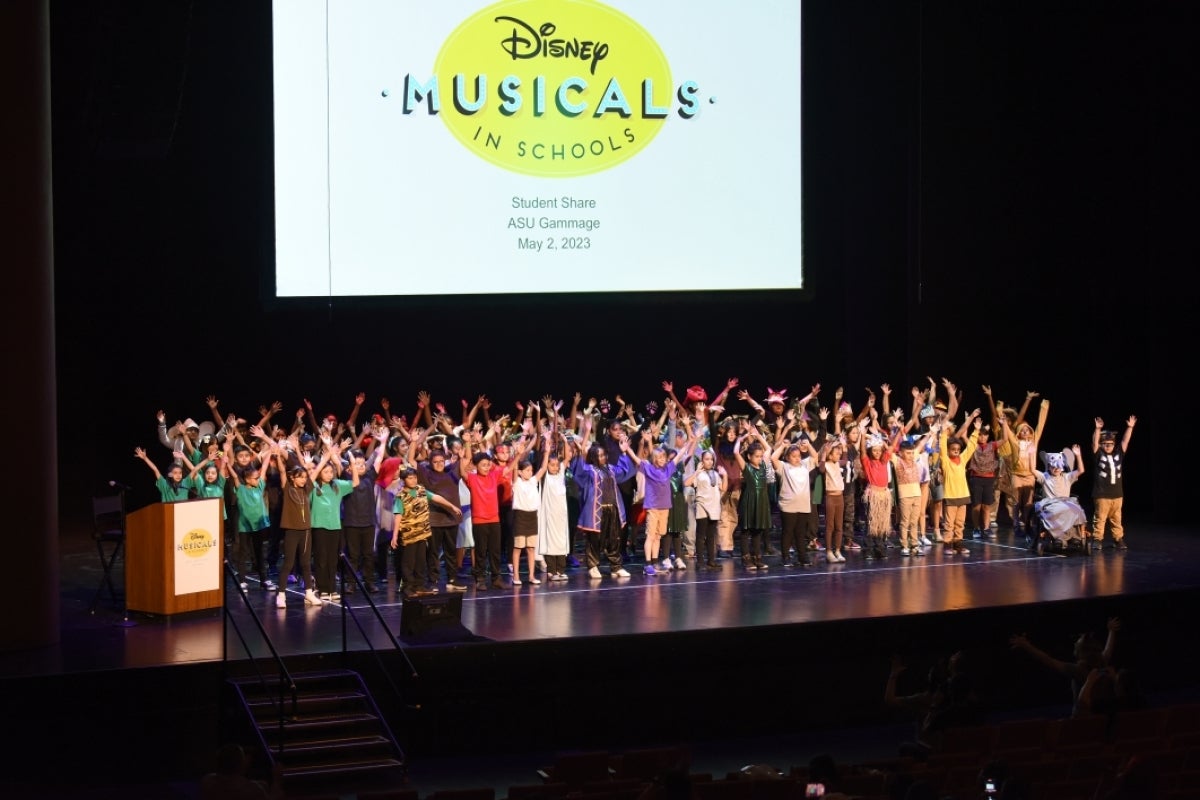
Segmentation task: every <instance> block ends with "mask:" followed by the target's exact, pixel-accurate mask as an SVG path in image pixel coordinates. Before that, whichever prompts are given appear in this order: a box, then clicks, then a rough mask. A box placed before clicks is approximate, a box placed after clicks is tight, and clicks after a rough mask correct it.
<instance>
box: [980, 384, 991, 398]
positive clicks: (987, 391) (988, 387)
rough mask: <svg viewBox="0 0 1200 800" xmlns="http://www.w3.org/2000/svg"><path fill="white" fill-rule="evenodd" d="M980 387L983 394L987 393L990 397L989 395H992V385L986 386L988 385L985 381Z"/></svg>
mask: <svg viewBox="0 0 1200 800" xmlns="http://www.w3.org/2000/svg"><path fill="white" fill-rule="evenodd" d="M980 388H981V389H983V393H984V394H985V395H987V396H988V397H991V396H992V387H991V386H988V385H987V384H986V383H985V384H984V385H983V386H981V387H980Z"/></svg>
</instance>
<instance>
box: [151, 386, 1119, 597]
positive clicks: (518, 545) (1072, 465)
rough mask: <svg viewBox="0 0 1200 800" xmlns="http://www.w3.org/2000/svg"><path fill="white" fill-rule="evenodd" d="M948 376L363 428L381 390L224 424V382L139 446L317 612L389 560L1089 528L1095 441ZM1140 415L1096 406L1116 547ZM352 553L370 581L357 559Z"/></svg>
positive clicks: (420, 410)
mask: <svg viewBox="0 0 1200 800" xmlns="http://www.w3.org/2000/svg"><path fill="white" fill-rule="evenodd" d="M942 384H943V387H944V390H945V400H944V401H943V400H942V399H941V398H939V396H938V385H937V384H936V383H935V382H934V381H933V380H932V379H930V381H929V387H928V389H922V388H920V387H914V388H913V389H912V407H911V414H909V415H907V417H906V415H905V413H904V412H903V411H902V410H901V409H898V408H893V407H892V406H891V404H890V401H891V390H890V387H889V386H887V385H886V384H885V385H884V386H882V387H881V398H879V397H877V396H876V394H875V393H874V391H872V390H868V395H867V398H866V401H865V403H864V404H863V406H862V407H861V408H860V409H858V410H857V411H855V410H854V409H852V408H851V406H850V405H849V404H848V403H846V402H844V400H843V392H842V390H841V389H840V388H839V389H838V390H837V391H836V392H835V393H834V398H833V403H832V408H829V407H826V406H825V405H823V404H822V402H821V400H822V399H821V397H820V391H821V389H820V386H819V385H817V386H813V387H812V390H811V391H810V392H809V393H808V394H807V395H806V396H804V397H802V398H799V399H793V400H789V399H788V398H787V390H774V389H770V388H768V391H767V397H766V398H765V400H764V401H763V402H762V403H760V402H759V401H757V400H756V399H754V398H753V397H751V396H750V394H749V393H748V392H746V391H745V390H739V391H738V392H737V394H736V397H737V399H738V400H740V401H742V402H743V403H744V404H745V406H746V413H743V414H736V415H735V414H730V413H727V411H726V403H727V402H728V401H729V395H730V394H731V393H732V392H733V390H734V389H735V388H736V387H737V385H738V381H737V380H736V379H730V380H729V381H728V382H727V383H726V385H725V387H724V389H723V390H722V391H721V392H720V393H719V394H718V395H717V396H716V397H715V398H713V399H712V401H711V402H710V401H709V398H708V396H707V393H706V392H705V390H704V389H703V388H702V387H699V386H693V387H690V388H689V389H688V390H687V392H686V394H685V397H684V399H683V400H680V399H679V398H678V397H676V395H675V392H674V387H673V385H672V384H671V383H670V382H664V383H663V389H664V390H665V393H666V397H665V400H664V401H663V404H662V407H661V410H660V409H659V407H658V405H657V404H656V403H651V404H648V405H647V406H646V407H645V413H644V414H643V413H639V412H638V411H637V410H635V409H634V408H633V406H632V405H630V404H627V403H625V402H624V401H623V400H622V399H621V398H620V397H619V396H618V397H617V403H616V405H615V406H614V405H612V404H610V403H608V401H606V400H604V401H600V402H597V401H596V400H595V399H589V400H588V401H586V403H585V402H584V401H583V398H582V397H581V396H579V395H578V394H577V395H575V397H574V400H573V402H572V404H571V407H570V409H569V410H566V411H564V410H563V406H564V401H561V400H559V401H555V400H554V399H553V398H551V397H545V398H543V400H542V401H541V402H537V401H533V402H530V403H528V404H527V405H526V404H517V406H516V411H515V413H514V414H511V415H510V414H504V415H501V416H499V417H497V418H495V419H493V418H492V417H491V414H490V409H491V403H490V401H488V399H487V398H486V397H485V396H480V397H479V398H478V399H477V401H476V403H475V404H474V406H469V405H468V404H467V402H466V401H463V404H462V406H463V408H462V417H461V419H459V420H452V419H451V418H450V416H449V415H448V414H447V413H446V410H445V407H444V406H442V405H441V404H434V403H432V402H431V400H430V398H429V396H428V395H427V394H425V393H424V392H422V393H420V394H418V397H417V410H416V413H415V414H414V416H413V419H412V421H411V422H409V420H407V419H405V418H403V417H395V416H392V415H391V413H390V406H389V404H388V402H387V401H386V400H381V402H380V405H381V409H382V412H381V413H378V414H375V415H373V417H372V418H371V420H369V421H367V422H366V423H364V424H363V425H362V426H361V427H359V426H358V423H357V420H358V416H359V414H360V411H361V409H362V406H363V404H364V401H365V397H364V396H363V395H359V396H358V397H357V398H356V401H355V405H354V409H353V410H352V412H351V414H350V415H349V416H348V418H347V419H346V420H345V421H344V422H343V421H340V420H338V419H337V418H336V417H335V416H333V415H329V416H327V417H325V418H324V419H322V420H320V421H318V420H317V419H316V418H315V416H314V414H313V411H312V407H311V404H309V403H308V402H307V401H305V408H302V409H301V410H300V411H299V412H297V414H296V418H295V421H294V422H293V423H292V424H291V425H290V426H289V427H288V428H286V429H285V428H281V427H280V426H279V425H276V424H273V420H274V418H275V417H276V415H278V414H279V412H280V411H281V410H282V406H281V405H280V404H279V403H275V404H273V405H272V406H271V407H269V408H267V407H263V408H261V409H260V417H261V418H260V419H259V421H258V423H257V424H249V425H248V424H247V423H246V422H245V420H242V419H239V418H237V417H236V416H235V415H228V416H226V417H222V415H221V413H220V411H219V410H218V404H217V401H216V399H215V398H211V397H210V398H209V399H208V404H209V407H210V409H211V411H212V416H213V419H214V422H215V424H214V423H205V425H203V426H201V425H200V424H197V423H196V422H195V421H193V420H190V419H189V420H187V421H185V422H180V423H177V424H176V425H175V426H173V427H172V428H171V429H168V427H167V424H166V417H165V415H164V414H163V413H162V412H160V413H159V439H160V441H161V442H162V443H163V444H164V445H166V446H167V447H169V448H170V449H171V450H172V454H173V460H172V462H171V463H170V465H169V466H168V467H167V468H166V470H165V471H164V472H160V471H159V469H158V467H157V466H156V465H155V463H154V461H153V460H152V459H151V458H150V457H149V456H148V455H147V454H146V453H145V451H144V450H143V449H141V448H138V449H137V450H136V451H135V455H136V456H137V457H138V458H140V459H142V460H143V461H145V463H146V464H147V465H149V467H150V468H151V469H152V470H153V471H154V473H155V476H156V485H157V488H158V490H159V494H160V499H161V500H162V501H163V502H176V501H180V500H187V499H190V498H218V499H220V500H221V501H222V503H223V515H224V519H225V521H226V523H225V524H226V531H227V540H228V541H229V542H230V544H231V545H232V547H231V557H230V561H231V563H232V564H233V565H234V567H235V570H236V573H237V576H238V581H239V584H240V586H241V588H242V589H243V590H244V589H246V588H247V583H246V581H245V575H246V569H247V567H249V568H250V570H251V571H252V573H253V574H256V575H257V577H258V579H259V583H260V585H261V587H262V588H263V589H265V590H268V591H276V597H275V602H276V604H277V605H278V606H279V607H281V608H285V607H286V604H287V601H286V592H285V589H286V587H287V584H288V583H289V582H296V583H299V582H302V585H303V589H304V602H305V603H307V604H310V605H319V604H321V603H323V602H335V601H338V600H340V597H341V593H349V592H353V591H356V590H357V589H358V588H359V587H361V588H362V589H363V590H365V591H367V592H375V591H377V590H378V584H380V583H382V582H384V581H386V580H387V576H388V574H389V569H388V558H389V554H394V555H393V556H392V562H393V570H394V572H395V573H396V575H397V577H399V579H400V581H401V583H400V585H401V589H402V592H403V593H404V595H405V596H417V595H421V594H427V593H433V592H437V591H439V587H440V585H441V583H442V578H441V575H440V573H441V571H442V569H444V570H445V587H446V589H447V590H449V591H465V590H466V589H468V588H469V585H470V583H472V582H473V584H474V588H475V589H476V590H477V591H487V590H488V589H491V588H507V587H508V586H509V585H520V584H522V583H523V582H525V581H527V582H529V583H531V584H535V585H536V584H540V583H541V582H542V579H541V578H539V577H538V576H539V575H541V576H542V578H545V579H547V580H550V581H562V580H567V577H568V570H569V569H571V568H575V567H579V566H581V565H580V564H579V562H578V561H577V559H576V558H575V555H574V554H575V552H576V545H577V543H578V542H579V540H580V539H582V540H583V541H582V544H583V547H582V550H583V554H584V556H585V564H584V565H582V566H584V567H585V568H586V570H587V574H588V576H589V577H590V578H592V579H597V578H601V577H602V576H603V573H602V572H601V567H602V566H605V565H606V566H607V568H608V574H609V575H610V576H611V577H614V578H622V577H628V576H629V575H630V573H629V571H628V569H626V567H627V566H628V565H629V563H630V562H631V561H632V560H633V559H634V555H633V546H634V545H635V543H636V542H637V540H638V537H639V535H640V536H641V537H642V556H643V559H644V562H643V565H642V570H643V571H644V573H645V574H646V575H648V576H653V575H656V574H659V573H660V572H663V571H674V570H686V569H688V567H689V563H693V564H694V566H695V568H699V569H710V570H711V569H718V568H719V566H718V559H719V558H721V557H725V558H732V557H733V551H734V547H735V537H736V538H737V539H738V543H737V544H738V550H739V551H740V553H739V554H740V558H741V562H742V564H743V566H744V568H745V569H746V570H751V571H764V570H767V569H769V566H768V564H767V561H766V558H768V557H770V556H773V555H778V556H779V565H780V566H782V567H784V568H790V567H795V566H797V565H801V566H808V565H811V564H812V563H813V557H814V556H815V555H818V554H820V553H821V552H822V551H823V554H824V558H825V560H826V561H827V562H829V563H830V564H839V563H844V562H845V561H846V560H847V555H853V554H855V553H856V552H857V553H861V555H862V557H864V558H865V559H881V558H884V557H885V550H886V549H888V548H889V547H890V546H892V542H893V541H897V543H898V546H899V552H900V555H901V556H906V557H907V556H913V557H920V556H923V555H925V553H926V552H927V551H928V549H929V548H930V547H932V546H933V545H934V544H936V543H941V544H942V545H943V546H944V552H945V554H946V555H948V556H962V557H966V556H967V555H968V554H969V551H968V550H967V548H966V547H965V546H964V543H965V541H966V539H967V535H968V534H967V530H968V527H970V528H971V529H973V532H972V534H971V535H972V536H973V537H974V538H984V537H993V536H994V533H991V530H992V528H993V526H994V523H995V520H996V517H997V514H998V512H999V506H1000V500H1001V499H1003V500H1004V509H1005V510H1006V511H1007V513H1008V516H1009V520H1010V521H1011V524H1012V526H1013V528H1014V530H1015V531H1017V532H1024V533H1025V535H1026V536H1027V537H1035V536H1038V535H1041V536H1045V535H1046V532H1047V531H1050V532H1052V533H1053V532H1055V531H1057V530H1059V529H1060V527H1061V525H1063V524H1067V523H1069V526H1079V527H1083V526H1085V524H1086V520H1085V519H1079V518H1078V517H1079V515H1081V514H1082V510H1081V508H1079V507H1078V504H1077V503H1075V502H1074V500H1073V498H1072V492H1073V491H1074V489H1073V484H1074V483H1075V482H1076V481H1077V480H1078V478H1079V477H1080V476H1081V475H1082V474H1083V473H1084V471H1085V464H1084V459H1083V454H1082V452H1081V450H1080V448H1079V447H1078V446H1076V447H1073V448H1070V449H1068V450H1066V451H1063V452H1061V453H1058V452H1051V453H1044V452H1041V451H1040V450H1039V443H1040V438H1041V435H1042V432H1043V429H1044V427H1045V423H1046V418H1047V414H1048V411H1049V405H1050V404H1049V401H1047V400H1042V401H1041V402H1040V403H1039V406H1038V413H1037V420H1036V421H1035V422H1033V423H1031V422H1029V421H1027V420H1026V413H1027V412H1028V411H1029V407H1030V405H1031V403H1032V401H1033V400H1034V398H1036V397H1037V394H1036V393H1034V392H1029V393H1027V395H1026V397H1025V401H1024V403H1023V405H1022V406H1021V407H1020V408H1019V409H1014V408H1012V407H1008V406H1005V405H1004V404H1003V403H999V402H993V400H992V395H991V389H990V387H987V386H984V387H983V392H984V395H985V397H986V399H987V404H986V407H985V410H986V411H987V412H988V413H989V416H990V423H989V424H985V423H984V421H983V419H982V417H983V415H984V414H983V411H981V410H980V409H975V410H973V411H971V412H970V413H968V414H966V416H965V418H964V419H963V420H962V421H960V422H957V423H956V422H955V421H954V420H955V417H956V416H957V413H958V407H959V406H960V404H961V394H960V393H959V391H958V390H957V387H955V386H954V384H952V383H951V382H949V381H947V380H943V382H942ZM1135 424H1136V418H1135V417H1129V419H1128V420H1127V425H1126V429H1125V431H1124V434H1123V436H1121V437H1120V440H1119V441H1118V437H1117V435H1116V433H1115V432H1112V431H1107V430H1106V429H1105V428H1104V424H1103V421H1102V420H1100V419H1099V418H1097V419H1096V429H1095V430H1096V432H1095V435H1094V436H1093V442H1092V449H1093V454H1094V455H1093V466H1094V470H1095V471H1094V478H1095V481H1094V490H1093V495H1094V509H1095V510H1094V514H1093V518H1092V520H1091V528H1092V530H1091V534H1092V535H1093V536H1094V537H1095V538H1096V540H1099V541H1102V540H1103V539H1104V537H1105V534H1106V532H1108V533H1111V537H1112V540H1113V543H1114V546H1115V547H1116V548H1117V549H1124V548H1125V540H1124V529H1123V527H1122V520H1121V511H1122V509H1121V503H1122V499H1123V476H1122V471H1123V466H1124V463H1123V462H1124V456H1125V453H1126V451H1127V449H1128V445H1129V439H1130V436H1131V433H1132V429H1133V426H1134V425H1135ZM206 429H207V430H206ZM1039 488H1040V491H1038V489H1039ZM1035 498H1036V501H1035ZM1058 500H1061V501H1062V503H1061V504H1059V503H1056V501H1058ZM1058 517H1061V518H1058ZM822 522H823V523H824V537H823V542H822V540H821V537H820V532H821V527H822ZM859 522H861V523H862V525H861V528H862V532H863V533H864V534H865V535H864V536H863V537H862V538H861V543H860V539H859V537H858V536H856V533H857V525H856V523H859ZM776 530H778V531H779V538H778V540H777V541H778V550H776V549H775V546H774V543H775V541H776V540H775V539H774V538H773V537H772V532H773V531H776ZM264 549H265V551H266V552H265V553H264ZM343 554H344V555H345V556H346V557H347V560H348V562H349V564H350V566H351V568H352V570H353V572H354V575H345V574H344V573H345V572H346V571H345V570H342V571H339V562H340V561H341V559H342V555H343ZM280 559H282V566H280V567H279V569H278V572H277V575H278V576H279V578H278V580H279V583H278V585H277V584H276V583H275V582H274V581H273V580H272V578H271V572H272V570H273V568H274V567H275V566H276V565H278V564H279V562H280ZM468 560H469V569H468V568H467V562H468ZM522 562H524V565H525V570H526V572H525V575H526V577H525V578H524V581H523V580H522V572H521V568H522ZM339 572H342V573H343V575H342V577H341V579H340V581H339Z"/></svg>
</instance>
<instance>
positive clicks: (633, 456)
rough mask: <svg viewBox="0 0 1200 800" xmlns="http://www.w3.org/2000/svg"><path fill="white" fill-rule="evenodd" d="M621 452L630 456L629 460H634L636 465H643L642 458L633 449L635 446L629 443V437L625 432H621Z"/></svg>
mask: <svg viewBox="0 0 1200 800" xmlns="http://www.w3.org/2000/svg"><path fill="white" fill-rule="evenodd" d="M621 452H622V453H624V454H625V455H627V456H629V460H630V461H632V462H633V465H634V466H635V467H640V466H641V465H642V459H641V457H640V456H638V454H637V453H635V452H634V451H633V446H632V445H630V444H629V437H628V436H626V435H625V434H624V433H622V434H621Z"/></svg>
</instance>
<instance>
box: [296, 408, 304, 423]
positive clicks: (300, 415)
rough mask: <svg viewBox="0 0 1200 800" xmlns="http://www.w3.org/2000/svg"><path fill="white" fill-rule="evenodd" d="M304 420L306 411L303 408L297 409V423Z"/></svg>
mask: <svg viewBox="0 0 1200 800" xmlns="http://www.w3.org/2000/svg"><path fill="white" fill-rule="evenodd" d="M302 419H304V409H303V408H297V409H296V421H297V422H299V421H300V420H302Z"/></svg>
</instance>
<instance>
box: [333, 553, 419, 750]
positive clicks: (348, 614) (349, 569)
mask: <svg viewBox="0 0 1200 800" xmlns="http://www.w3.org/2000/svg"><path fill="white" fill-rule="evenodd" d="M347 573H349V574H350V576H351V577H352V578H353V580H354V583H355V585H356V586H357V587H358V592H359V593H360V594H361V596H362V597H363V598H365V599H366V601H367V605H369V606H370V607H371V613H373V614H374V615H375V620H376V622H378V623H379V624H380V625H381V626H382V627H383V630H384V631H385V632H386V633H387V636H388V639H390V640H391V642H392V647H393V648H395V650H396V651H397V652H399V653H400V656H401V657H402V658H403V659H404V663H405V664H407V665H408V672H409V677H410V678H414V679H415V678H417V677H419V676H418V675H417V669H416V667H414V666H413V663H412V661H411V660H409V658H408V653H406V652H405V651H404V645H402V644H400V640H399V639H397V638H396V636H395V634H393V633H392V629H391V628H389V627H388V625H387V622H386V621H385V620H384V618H383V614H382V613H381V612H380V611H379V606H377V605H375V601H374V600H373V599H372V598H371V593H370V592H368V591H367V587H366V584H364V583H363V581H362V578H360V577H359V576H358V572H357V571H356V570H355V569H354V565H353V564H351V563H350V558H349V556H347V555H346V553H345V552H342V553H340V554H339V555H338V574H339V577H340V578H341V584H342V593H343V594H342V602H341V606H342V655H343V657H344V656H345V655H346V653H347V652H349V641H348V636H347V624H346V621H347V619H352V620H354V625H355V627H357V628H358V632H359V634H361V635H362V638H363V641H365V642H366V643H367V648H368V649H369V650H370V651H371V655H372V657H373V658H374V659H375V664H376V666H378V667H379V671H380V672H382V673H383V677H384V678H385V679H386V680H387V682H388V685H389V686H391V687H392V693H393V694H394V695H395V696H396V697H397V698H399V699H400V700H401V702H403V698H404V695H403V694H401V692H400V687H399V686H397V685H396V681H395V680H393V679H392V673H391V670H389V669H387V668H386V667H385V666H384V665H383V659H382V658H381V657H380V655H379V651H378V650H377V649H376V648H375V645H374V644H373V643H372V642H371V637H370V636H368V635H367V632H366V629H365V628H363V624H362V621H361V620H359V618H358V615H357V614H355V613H354V608H353V607H352V606H351V605H350V604H349V603H348V602H346V596H345V591H346V574H347ZM372 702H374V701H372ZM410 708H413V709H419V708H420V706H419V705H417V706H410ZM379 722H380V724H382V725H383V727H384V729H385V730H386V731H387V733H388V738H390V739H391V740H392V742H393V743H394V744H395V746H396V748H397V749H398V750H399V752H400V753H401V754H403V749H401V748H400V744H399V742H397V741H396V736H395V734H393V733H392V726H391V725H389V724H388V722H387V719H386V718H385V717H384V715H383V714H379ZM405 761H407V759H405Z"/></svg>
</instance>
